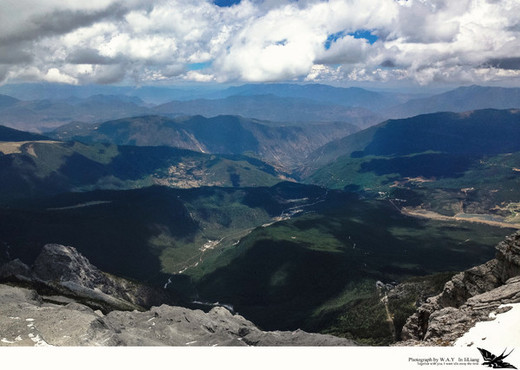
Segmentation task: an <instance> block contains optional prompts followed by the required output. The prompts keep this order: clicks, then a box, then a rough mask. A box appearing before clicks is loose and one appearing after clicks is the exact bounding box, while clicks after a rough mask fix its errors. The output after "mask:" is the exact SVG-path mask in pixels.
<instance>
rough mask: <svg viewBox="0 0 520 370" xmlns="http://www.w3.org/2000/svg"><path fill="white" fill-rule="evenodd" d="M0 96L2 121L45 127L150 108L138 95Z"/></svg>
mask: <svg viewBox="0 0 520 370" xmlns="http://www.w3.org/2000/svg"><path fill="white" fill-rule="evenodd" d="M9 98H10V97H7V98H6V96H3V97H2V98H0V125H4V126H9V127H12V128H17V129H21V130H30V131H42V130H43V129H49V128H54V127H57V126H61V125H63V124H66V123H69V122H71V121H86V122H97V121H101V120H106V119H115V118H122V117H128V116H132V115H138V114H146V113H148V112H149V109H148V108H147V107H145V106H143V105H144V102H142V101H141V100H140V99H138V98H134V97H131V98H129V97H124V96H123V97H120V96H113V95H109V96H107V95H95V96H91V97H89V98H86V99H79V98H68V99H64V100H51V99H41V100H32V101H23V100H17V99H14V98H11V99H9Z"/></svg>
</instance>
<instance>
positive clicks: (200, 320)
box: [0, 244, 354, 346]
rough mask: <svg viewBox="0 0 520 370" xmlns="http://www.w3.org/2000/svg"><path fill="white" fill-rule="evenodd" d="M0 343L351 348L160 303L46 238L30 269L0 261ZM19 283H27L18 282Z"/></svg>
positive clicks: (216, 312) (220, 313)
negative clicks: (152, 303) (150, 306)
mask: <svg viewBox="0 0 520 370" xmlns="http://www.w3.org/2000/svg"><path fill="white" fill-rule="evenodd" d="M0 281H4V282H9V285H7V284H0V345H4V346H46V345H53V346H190V345H191V346H246V345H257V346H297V345H300V346H349V345H354V343H353V342H352V341H350V340H347V339H343V338H337V337H334V336H331V335H320V334H309V333H306V332H303V331H300V330H297V331H294V332H280V331H276V332H264V331H261V330H260V329H258V328H257V327H256V326H254V324H253V323H251V322H250V321H248V320H246V319H245V318H243V317H242V316H240V315H233V314H232V313H231V312H229V311H228V310H227V309H225V308H222V307H215V308H213V309H212V310H211V311H210V312H209V313H205V312H203V311H201V310H190V309H187V308H182V307H175V306H169V305H165V304H163V305H160V306H159V307H152V308H150V309H149V310H145V309H144V308H143V306H147V305H148V304H149V303H150V302H153V301H154V300H160V299H161V294H160V292H156V291H154V290H153V289H151V288H147V287H145V286H142V285H139V284H137V283H132V282H129V281H126V280H124V279H121V278H117V277H114V276H111V275H108V274H105V273H104V272H102V271H100V270H98V269H97V268H96V267H95V266H93V265H91V264H90V262H89V261H88V260H87V259H86V258H85V257H84V256H82V255H81V254H79V253H78V252H77V251H76V250H75V249H74V248H72V247H65V246H62V245H57V244H51V245H47V246H45V247H44V249H43V251H42V254H41V255H40V256H39V257H38V258H37V260H36V261H35V264H34V266H32V268H29V267H28V266H26V265H25V264H23V263H21V262H20V261H18V260H15V261H11V262H9V263H7V264H4V265H3V266H0ZM22 285H23V286H24V287H22Z"/></svg>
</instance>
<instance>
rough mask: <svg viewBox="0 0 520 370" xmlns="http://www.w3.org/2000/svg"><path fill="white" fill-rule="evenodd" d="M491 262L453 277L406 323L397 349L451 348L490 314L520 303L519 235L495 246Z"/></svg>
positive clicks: (518, 233)
mask: <svg viewBox="0 0 520 370" xmlns="http://www.w3.org/2000/svg"><path fill="white" fill-rule="evenodd" d="M496 249H497V254H496V257H495V259H493V260H491V261H488V262H487V263H485V264H483V265H480V266H476V267H473V268H471V269H469V270H466V271H464V272H461V273H459V274H457V275H455V276H454V277H453V278H452V279H451V280H450V281H448V282H447V283H446V285H445V286H444V289H443V291H442V293H441V294H439V295H437V296H435V297H432V298H429V299H428V300H427V301H426V303H424V304H423V305H421V306H420V307H419V308H418V310H417V311H416V313H415V314H414V315H412V316H411V317H410V318H409V319H408V321H407V322H406V324H405V326H404V328H403V331H402V333H401V339H402V340H403V342H401V343H400V345H451V344H453V342H454V341H455V340H456V339H458V338H459V337H461V336H462V335H463V334H464V333H465V332H467V331H468V330H469V329H470V328H471V327H473V326H474V325H475V324H476V323H477V322H479V321H486V320H489V314H490V313H492V312H495V313H500V311H502V312H504V310H508V308H507V307H506V308H501V309H500V310H498V307H499V306H500V305H502V304H508V303H518V302H520V276H519V275H520V232H517V233H515V234H513V235H511V236H509V237H507V238H506V240H504V241H503V242H501V243H499V244H498V245H497V246H496Z"/></svg>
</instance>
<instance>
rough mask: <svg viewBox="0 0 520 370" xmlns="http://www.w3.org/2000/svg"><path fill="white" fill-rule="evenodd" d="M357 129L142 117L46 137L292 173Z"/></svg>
mask: <svg viewBox="0 0 520 370" xmlns="http://www.w3.org/2000/svg"><path fill="white" fill-rule="evenodd" d="M357 130H358V128H357V127H356V126H354V125H352V124H349V123H342V122H332V123H321V124H301V125H297V124H294V125H281V124H277V123H274V122H268V121H260V120H255V119H247V118H242V117H239V116H217V117H212V118H205V117H203V116H186V117H178V118H175V119H169V118H165V117H162V116H141V117H133V118H125V119H120V120H115V121H108V122H103V123H100V124H90V125H89V124H81V123H72V124H69V125H65V126H62V127H59V128H58V129H56V130H54V131H53V132H50V133H47V135H49V136H50V137H53V138H55V139H59V140H78V141H82V142H85V143H94V142H98V143H100V142H102V143H112V144H118V145H138V146H152V145H153V146H157V145H165V146H171V147H176V148H184V149H190V150H194V151H198V152H202V153H213V154H249V155H251V156H254V157H257V158H259V159H261V160H263V161H266V162H268V163H270V164H272V165H274V166H277V167H278V168H282V169H284V170H286V171H290V170H291V169H293V168H295V167H296V166H298V165H300V164H301V159H302V158H303V157H304V156H305V155H307V154H308V153H311V152H312V151H314V150H315V149H317V148H319V147H320V146H321V145H324V144H326V143H328V142H330V141H332V140H334V139H336V138H338V137H344V136H346V135H348V134H351V133H353V132H355V131H357ZM294 153H299V155H298V156H295V155H294Z"/></svg>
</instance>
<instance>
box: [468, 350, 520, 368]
mask: <svg viewBox="0 0 520 370" xmlns="http://www.w3.org/2000/svg"><path fill="white" fill-rule="evenodd" d="M477 349H478V350H479V351H480V354H481V355H482V358H483V359H484V362H483V363H482V365H487V366H489V367H492V368H494V369H516V367H514V366H513V365H511V364H510V363H509V362H504V361H503V360H504V359H505V358H506V357H507V356H509V355H510V354H511V352H513V350H511V352H509V353H508V354H507V355H505V353H506V350H507V349H505V350H504V352H502V354H501V355H500V356H495V355H494V354H492V353H491V352H489V351H487V350H485V349H482V348H478V347H477Z"/></svg>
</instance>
